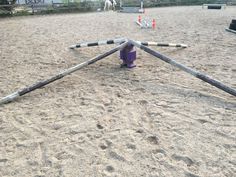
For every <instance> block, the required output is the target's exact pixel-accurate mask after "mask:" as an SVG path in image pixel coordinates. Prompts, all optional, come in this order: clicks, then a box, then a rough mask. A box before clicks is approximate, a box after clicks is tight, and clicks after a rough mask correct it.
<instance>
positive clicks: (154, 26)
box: [152, 19, 156, 29]
mask: <svg viewBox="0 0 236 177" xmlns="http://www.w3.org/2000/svg"><path fill="white" fill-rule="evenodd" d="M155 28H156V20H155V19H153V20H152V29H155Z"/></svg>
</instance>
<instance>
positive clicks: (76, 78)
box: [0, 6, 236, 177]
mask: <svg viewBox="0 0 236 177" xmlns="http://www.w3.org/2000/svg"><path fill="white" fill-rule="evenodd" d="M142 16H143V18H147V19H150V20H151V19H153V18H155V19H156V21H157V28H156V29H155V30H152V29H140V28H139V27H138V26H137V25H136V24H135V23H134V21H135V20H137V18H138V14H125V13H117V12H112V11H110V12H101V13H84V14H59V15H45V16H43V15H42V16H28V17H16V18H4V19H0V97H3V96H6V95H8V94H10V93H12V92H14V91H16V90H18V89H21V88H24V87H25V86H29V85H31V84H33V83H35V82H37V81H39V80H44V79H47V78H49V77H50V76H53V75H55V74H57V73H58V72H60V71H62V70H64V69H66V68H69V67H71V66H74V65H76V64H78V63H80V62H82V61H86V60H88V59H89V58H92V57H94V56H96V55H98V54H100V53H103V52H104V51H106V50H108V49H111V48H112V47H114V45H109V46H101V47H93V48H83V49H76V50H73V51H72V50H69V49H68V46H70V45H72V44H75V43H78V42H81V41H96V40H98V39H110V38H113V37H128V38H131V39H135V40H141V41H158V42H168V43H169V42H171V43H185V44H188V45H189V47H188V48H186V49H176V48H160V47H159V48H158V47H152V48H153V49H156V50H158V51H159V52H161V53H163V54H165V55H167V56H169V57H171V58H173V59H175V60H176V61H178V62H180V63H182V64H185V65H186V66H189V67H191V68H194V69H196V70H198V71H201V72H203V73H206V74H208V75H210V76H212V77H213V78H215V79H217V80H220V81H222V82H223V83H225V84H226V85H229V86H231V87H233V88H236V35H235V34H233V33H229V32H226V31H225V28H226V27H228V26H229V24H230V22H231V20H232V19H233V18H234V19H235V18H236V7H227V8H226V9H225V10H207V9H202V8H201V6H195V7H167V8H153V9H146V14H145V15H142ZM137 53H138V57H137V60H136V64H137V67H136V68H134V69H125V68H120V60H119V54H118V53H116V54H113V55H111V56H110V57H107V58H106V59H103V60H101V61H99V62H97V63H95V64H93V65H90V66H88V67H85V68H83V69H81V70H79V71H77V72H75V73H73V74H71V75H69V76H67V77H65V78H63V79H61V80H59V81H56V82H54V83H52V84H50V85H48V86H45V87H44V88H42V89H39V90H36V91H34V92H32V93H30V94H27V95H25V96H23V97H21V98H19V99H17V100H16V101H15V102H12V103H10V104H6V105H3V106H1V107H0V176H1V177H11V176H14V177H103V176H112V177H113V176H114V177H115V176H117V177H141V176H144V177H233V176H234V175H235V174H236V143H235V142H236V122H235V119H236V98H235V97H234V96H231V95H229V94H228V93H225V92H223V91H221V90H219V89H217V88H215V87H213V86H211V85H209V84H207V83H204V82H203V81H201V80H199V79H196V78H194V77H193V76H191V75H189V74H187V73H185V72H183V71H181V70H179V69H177V68H175V67H173V66H171V65H169V64H167V63H164V62H162V61H160V60H158V59H155V58H154V57H152V56H150V55H149V54H147V53H145V52H144V51H141V50H137Z"/></svg>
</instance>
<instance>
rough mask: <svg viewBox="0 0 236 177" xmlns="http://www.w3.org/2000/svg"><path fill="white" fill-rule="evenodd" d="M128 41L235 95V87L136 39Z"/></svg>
mask: <svg viewBox="0 0 236 177" xmlns="http://www.w3.org/2000/svg"><path fill="white" fill-rule="evenodd" d="M129 42H130V43H131V44H133V45H134V46H136V47H138V48H140V49H142V50H144V51H145V52H147V53H149V54H151V55H153V56H155V57H157V58H159V59H161V60H162V61H164V62H166V63H169V64H171V65H173V66H175V67H177V68H179V69H181V70H183V71H185V72H187V73H189V74H191V75H193V76H194V77H196V78H198V79H201V80H203V81H204V82H207V83H209V84H211V85H213V86H215V87H217V88H219V89H221V90H223V91H225V92H227V93H229V94H231V95H233V96H236V90H235V89H233V88H230V87H228V86H226V85H224V84H223V83H221V82H220V81H217V80H215V79H212V78H210V77H209V76H207V75H205V74H203V73H200V72H198V71H195V70H193V69H191V68H189V67H186V66H184V65H182V64H180V63H178V62H176V61H175V60H173V59H171V58H169V57H167V56H165V55H162V54H161V53H159V52H156V51H154V50H152V49H150V48H148V47H146V46H144V45H142V44H140V43H138V42H136V41H133V40H130V41H129Z"/></svg>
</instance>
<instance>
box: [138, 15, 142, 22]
mask: <svg viewBox="0 0 236 177" xmlns="http://www.w3.org/2000/svg"><path fill="white" fill-rule="evenodd" d="M141 21H142V20H141V15H139V16H138V22H139V23H141Z"/></svg>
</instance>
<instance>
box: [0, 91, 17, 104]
mask: <svg viewBox="0 0 236 177" xmlns="http://www.w3.org/2000/svg"><path fill="white" fill-rule="evenodd" d="M19 96H20V95H19V93H18V92H14V93H12V94H11V95H8V96H6V97H4V98H2V99H0V105H2V104H6V103H10V102H12V101H13V100H15V99H16V98H17V97H19Z"/></svg>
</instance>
